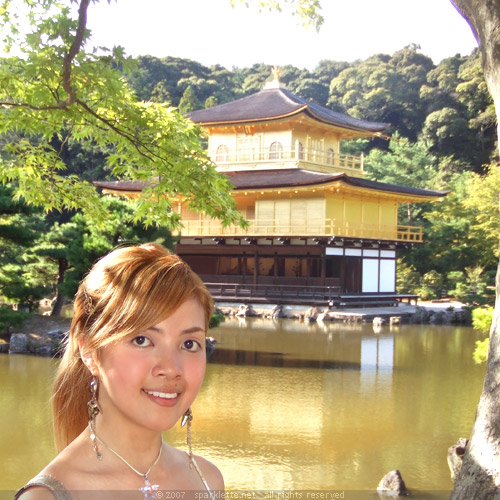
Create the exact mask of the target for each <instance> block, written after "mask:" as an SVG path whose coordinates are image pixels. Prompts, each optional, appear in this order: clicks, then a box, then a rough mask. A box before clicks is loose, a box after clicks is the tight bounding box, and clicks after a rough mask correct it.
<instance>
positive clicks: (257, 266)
mask: <svg viewBox="0 0 500 500" xmlns="http://www.w3.org/2000/svg"><path fill="white" fill-rule="evenodd" d="M258 276H259V251H258V250H255V264H254V269H253V284H254V285H256V284H257V280H258Z"/></svg>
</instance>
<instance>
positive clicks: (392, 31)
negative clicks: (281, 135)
mask: <svg viewBox="0 0 500 500" xmlns="http://www.w3.org/2000/svg"><path fill="white" fill-rule="evenodd" d="M250 1H251V2H253V4H254V6H252V7H250V8H246V7H245V6H244V5H242V4H240V5H237V6H236V7H234V8H231V6H230V0H111V3H110V4H108V2H107V1H105V0H102V1H101V3H99V4H97V5H96V4H91V6H90V7H89V12H88V27H89V28H90V29H91V30H92V33H93V44H94V45H102V46H106V47H112V46H114V45H121V46H122V47H124V48H125V51H126V53H127V54H128V55H131V56H134V57H135V56H138V55H152V56H156V57H166V56H173V57H181V58H186V59H192V60H194V61H197V62H199V63H202V64H204V65H206V66H211V65H213V64H220V65H222V66H224V67H226V68H228V69H231V68H233V67H239V68H243V67H249V66H252V65H253V64H257V63H265V64H270V65H275V66H284V65H287V64H291V65H293V66H296V67H298V68H307V69H309V70H314V68H315V67H316V66H317V64H318V63H319V62H320V61H321V60H323V59H330V60H334V61H347V62H352V61H354V60H357V59H361V60H363V59H366V58H368V57H369V56H371V55H374V54H378V53H384V54H389V55H392V54H393V53H394V52H395V51H397V50H399V49H402V48H403V47H405V46H407V45H409V44H412V43H414V44H417V45H420V47H421V49H420V52H421V53H422V54H425V55H427V56H429V57H431V58H432V60H433V61H434V63H435V64H438V63H439V62H440V61H441V60H442V59H444V58H446V57H451V56H454V55H455V54H457V53H460V54H462V55H469V54H470V53H471V52H472V50H473V49H474V48H475V47H477V42H476V40H475V38H474V36H473V35H472V31H471V29H470V27H469V25H468V24H467V22H466V21H465V20H464V19H463V18H462V16H461V15H460V14H459V13H458V12H457V11H456V10H455V8H454V7H453V5H452V4H451V3H450V1H449V0H384V1H376V0H322V1H321V4H322V7H323V8H322V13H323V16H324V18H325V22H324V24H323V25H322V27H321V28H320V31H319V33H318V32H316V31H315V30H314V29H313V28H305V27H304V26H302V25H301V24H300V21H299V18H298V17H297V16H292V15H291V14H290V13H287V12H283V13H277V12H272V13H269V12H267V11H265V12H262V13H259V12H258V9H257V8H256V7H255V5H257V4H258V0H250Z"/></svg>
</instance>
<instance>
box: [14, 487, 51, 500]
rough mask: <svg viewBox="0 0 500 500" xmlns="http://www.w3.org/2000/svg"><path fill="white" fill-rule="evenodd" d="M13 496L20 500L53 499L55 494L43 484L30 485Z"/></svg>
mask: <svg viewBox="0 0 500 500" xmlns="http://www.w3.org/2000/svg"><path fill="white" fill-rule="evenodd" d="M15 498H16V500H17V499H18V498H19V499H21V500H54V498H55V496H54V494H53V493H52V492H51V491H50V490H49V489H48V488H45V487H43V486H30V487H29V488H28V489H26V490H24V491H23V492H22V493H21V494H19V495H18V496H16V497H15Z"/></svg>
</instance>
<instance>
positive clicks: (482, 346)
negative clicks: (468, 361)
mask: <svg viewBox="0 0 500 500" xmlns="http://www.w3.org/2000/svg"><path fill="white" fill-rule="evenodd" d="M489 346H490V339H489V338H487V339H484V340H477V341H476V348H475V349H474V352H473V353H472V358H473V359H474V361H475V362H476V363H477V364H481V363H485V362H486V360H487V359H488V348H489Z"/></svg>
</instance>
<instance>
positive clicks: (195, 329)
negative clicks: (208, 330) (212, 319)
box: [181, 326, 205, 335]
mask: <svg viewBox="0 0 500 500" xmlns="http://www.w3.org/2000/svg"><path fill="white" fill-rule="evenodd" d="M197 332H202V333H203V334H205V329H204V328H202V327H201V326H193V327H191V328H187V329H186V330H182V332H181V335H186V334H190V333H197Z"/></svg>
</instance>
